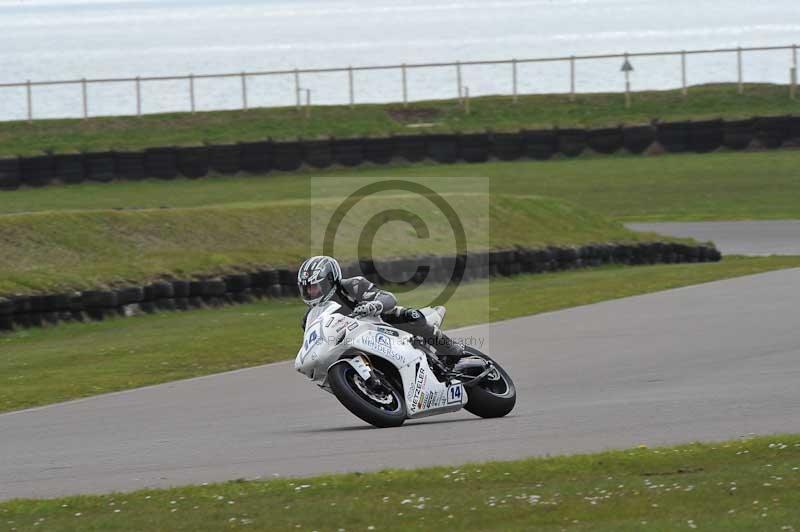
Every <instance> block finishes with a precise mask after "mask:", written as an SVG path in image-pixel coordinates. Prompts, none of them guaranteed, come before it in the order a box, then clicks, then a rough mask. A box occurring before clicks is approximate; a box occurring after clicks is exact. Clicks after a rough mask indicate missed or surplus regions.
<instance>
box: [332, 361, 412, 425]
mask: <svg viewBox="0 0 800 532" xmlns="http://www.w3.org/2000/svg"><path fill="white" fill-rule="evenodd" d="M328 383H329V384H330V386H331V390H332V391H333V394H334V395H335V396H336V398H337V399H338V400H339V402H340V403H342V404H343V405H344V407H345V408H347V409H348V410H349V411H350V412H352V413H353V414H354V415H355V416H357V417H358V418H360V419H362V420H364V421H366V422H367V423H369V424H370V425H374V426H375V427H378V428H389V427H399V426H400V425H402V424H403V422H405V420H406V404H405V401H404V400H403V394H402V393H400V392H399V391H398V390H397V389H395V387H394V386H393V385H392V384H390V383H389V382H387V380H386V379H382V384H381V389H379V390H377V391H375V390H370V389H369V388H368V387H367V385H366V382H364V379H362V378H361V376H360V375H359V374H358V372H357V371H356V370H355V369H353V366H351V365H350V364H347V363H340V364H334V365H333V366H332V367H331V368H330V369H329V370H328Z"/></svg>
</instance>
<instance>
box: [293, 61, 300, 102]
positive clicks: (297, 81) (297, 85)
mask: <svg viewBox="0 0 800 532" xmlns="http://www.w3.org/2000/svg"><path fill="white" fill-rule="evenodd" d="M294 95H295V98H296V99H297V103H296V105H297V112H298V113H299V112H300V71H299V70H297V69H296V68H295V69H294Z"/></svg>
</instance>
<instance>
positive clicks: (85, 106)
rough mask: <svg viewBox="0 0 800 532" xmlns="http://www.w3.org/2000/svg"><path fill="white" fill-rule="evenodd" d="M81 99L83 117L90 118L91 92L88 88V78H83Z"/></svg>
mask: <svg viewBox="0 0 800 532" xmlns="http://www.w3.org/2000/svg"><path fill="white" fill-rule="evenodd" d="M81 99H82V100H83V119H84V120H86V119H87V118H89V94H88V92H87V90H86V78H83V79H82V80H81Z"/></svg>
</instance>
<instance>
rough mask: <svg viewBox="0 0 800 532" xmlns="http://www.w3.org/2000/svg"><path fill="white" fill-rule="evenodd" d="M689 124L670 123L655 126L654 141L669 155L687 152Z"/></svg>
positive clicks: (688, 146)
mask: <svg viewBox="0 0 800 532" xmlns="http://www.w3.org/2000/svg"><path fill="white" fill-rule="evenodd" d="M690 128H691V122H670V123H663V124H658V125H657V126H656V139H657V140H658V143H659V144H661V146H663V147H664V149H665V150H667V151H668V152H670V153H683V152H685V151H689V149H690V144H689V129H690Z"/></svg>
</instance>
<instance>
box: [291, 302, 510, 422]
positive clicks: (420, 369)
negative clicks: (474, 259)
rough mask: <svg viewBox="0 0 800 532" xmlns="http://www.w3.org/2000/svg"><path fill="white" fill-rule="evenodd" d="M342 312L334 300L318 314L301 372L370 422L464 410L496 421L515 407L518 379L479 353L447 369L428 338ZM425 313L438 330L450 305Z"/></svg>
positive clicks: (300, 357) (298, 365)
mask: <svg viewBox="0 0 800 532" xmlns="http://www.w3.org/2000/svg"><path fill="white" fill-rule="evenodd" d="M341 310H342V309H341V306H340V305H339V304H338V303H336V302H333V301H329V302H327V303H324V304H322V305H318V306H317V307H314V308H313V309H312V311H311V312H310V313H309V315H308V318H307V321H306V323H307V324H308V325H307V326H306V330H305V334H304V337H303V345H302V346H301V347H300V350H299V352H298V353H297V358H296V359H295V363H294V367H295V369H296V370H297V371H299V372H300V373H302V374H303V375H305V376H306V377H308V378H309V379H311V380H312V381H314V382H315V383H316V384H317V385H318V386H320V387H321V388H322V389H323V390H325V391H327V392H330V393H332V394H333V395H335V396H336V398H337V399H338V400H339V402H341V403H342V405H344V406H345V408H347V409H348V410H349V411H350V412H351V413H353V414H355V415H356V416H357V417H359V418H360V419H362V420H364V421H366V422H367V423H370V424H372V425H374V426H376V427H381V428H384V427H398V426H400V425H402V424H403V423H404V422H405V421H406V419H416V418H421V417H426V416H434V415H439V414H446V413H450V412H457V411H458V410H461V409H462V408H464V409H465V410H467V411H469V412H471V413H472V414H475V415H476V416H480V417H484V418H494V417H502V416H505V415H506V414H508V413H509V412H511V410H512V409H513V408H514V405H515V403H516V400H517V393H516V389H515V387H514V383H513V381H512V380H511V377H509V375H508V373H506V371H505V370H504V369H503V368H502V367H501V366H500V365H499V364H498V363H497V362H496V361H494V360H492V359H491V358H490V357H489V356H487V355H485V354H483V353H481V352H480V351H478V350H477V349H475V348H473V347H470V346H467V347H465V356H464V357H463V358H460V359H459V360H457V361H456V362H455V363H453V364H447V363H445V362H443V361H442V360H440V359H439V357H438V356H437V355H436V352H435V350H434V348H433V346H430V345H428V344H427V343H426V342H425V341H424V340H423V339H422V338H419V337H415V336H414V335H412V334H410V333H407V332H405V331H401V330H400V329H396V328H394V327H392V326H391V325H388V324H387V323H385V322H384V321H383V320H381V319H380V318H364V317H359V318H356V317H353V316H352V315H345V314H344V313H342V312H341ZM419 310H420V312H422V314H423V315H424V316H425V318H426V319H427V320H428V322H429V323H432V324H434V325H435V326H437V327H440V326H441V324H442V322H443V321H444V316H445V312H446V311H445V309H444V307H441V306H439V307H426V308H423V309H419Z"/></svg>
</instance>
